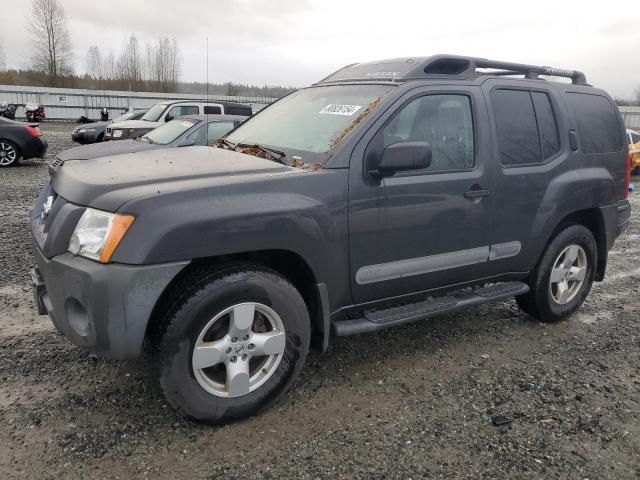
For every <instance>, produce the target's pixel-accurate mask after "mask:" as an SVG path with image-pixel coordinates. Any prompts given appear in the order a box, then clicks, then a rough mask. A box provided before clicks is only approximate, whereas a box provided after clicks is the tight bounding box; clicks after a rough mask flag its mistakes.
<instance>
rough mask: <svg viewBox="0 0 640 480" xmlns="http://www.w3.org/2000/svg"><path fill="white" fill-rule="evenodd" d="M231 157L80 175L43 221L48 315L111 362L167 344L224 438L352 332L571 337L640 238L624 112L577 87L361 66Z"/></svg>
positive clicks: (41, 267) (394, 63)
mask: <svg viewBox="0 0 640 480" xmlns="http://www.w3.org/2000/svg"><path fill="white" fill-rule="evenodd" d="M545 76H557V77H566V78H568V79H570V81H571V83H568V82H567V83H561V82H554V81H547V80H544V79H543V78H542V77H545ZM217 144H218V147H219V148H191V149H175V150H160V151H157V152H146V153H144V154H141V156H142V157H144V158H139V159H138V161H135V162H133V161H131V160H132V157H133V155H119V156H117V157H105V158H101V159H97V160H95V161H92V162H72V163H70V164H69V165H66V166H65V167H64V168H62V169H61V170H60V172H59V173H58V175H56V176H55V177H54V179H53V181H52V184H51V188H49V187H48V186H47V187H46V188H45V189H44V190H43V191H42V193H41V195H40V198H39V200H38V201H37V203H36V210H35V212H34V215H33V221H32V232H33V235H32V238H33V239H34V244H35V248H34V251H35V256H36V260H37V268H36V269H34V270H33V272H32V276H33V279H34V291H35V295H36V299H37V305H38V310H39V312H40V313H48V314H49V315H50V317H51V319H52V321H53V323H54V324H55V325H56V326H57V327H58V329H59V330H60V331H62V332H63V333H64V334H65V335H66V337H67V338H68V339H69V340H70V341H72V342H73V343H75V344H77V345H80V346H83V347H85V348H87V349H89V350H91V351H94V352H99V353H102V354H105V355H109V356H111V357H115V358H121V359H124V358H131V357H136V356H139V355H140V353H141V352H142V346H143V344H144V343H145V341H147V342H148V343H149V344H150V345H151V346H152V347H154V348H152V349H151V350H152V351H155V352H156V356H155V363H156V364H157V366H158V372H159V381H160V385H161V388H162V390H163V392H164V394H165V396H166V398H167V399H168V401H169V403H170V404H171V405H173V406H174V407H176V408H177V409H178V410H179V411H180V412H182V413H183V414H184V415H186V416H187V417H189V418H193V419H196V420H200V421H205V422H210V423H220V422H229V421H233V420H237V419H240V418H245V417H248V416H251V415H254V414H255V413H257V412H259V411H261V410H263V409H264V408H266V407H267V406H268V405H270V404H272V403H273V402H275V401H276V400H277V399H278V398H280V397H281V396H282V394H283V393H284V392H285V391H286V390H287V388H289V387H290V386H291V384H292V382H293V380H294V379H295V378H296V376H297V374H298V373H299V372H300V370H301V369H302V368H303V365H304V363H305V358H306V356H307V353H308V350H309V347H310V346H313V347H315V348H317V349H319V350H320V351H324V350H326V349H327V346H328V345H329V342H330V340H331V336H332V335H334V336H344V335H355V334H363V333H367V332H376V331H379V330H382V329H385V328H389V327H392V326H397V325H402V324H405V323H408V322H414V321H423V320H424V319H427V318H429V317H432V316H434V315H440V314H443V313H448V312H453V311H456V310H460V309H462V308H466V307H470V306H475V305H480V304H483V303H486V302H491V301H497V300H505V299H509V298H512V297H515V298H516V302H517V304H518V305H519V307H520V308H521V309H522V310H523V311H524V312H526V313H527V314H528V315H530V316H531V317H533V318H535V319H536V320H538V321H543V322H557V321H560V320H562V319H564V318H566V317H567V316H569V315H571V314H572V313H573V312H575V311H576V310H577V309H578V308H579V307H580V306H581V305H582V303H583V302H584V301H585V299H586V298H587V295H588V294H589V291H590V290H591V286H592V284H593V282H594V281H602V280H603V279H604V277H605V272H606V267H607V256H608V252H609V250H610V249H611V248H612V247H613V244H614V242H615V240H616V238H617V237H618V236H619V235H620V234H621V233H622V232H623V231H624V230H625V228H627V226H628V225H629V221H630V204H629V202H628V201H627V195H628V187H629V173H630V164H629V162H628V161H627V153H628V149H627V142H626V140H625V134H624V125H623V122H622V117H621V115H620V113H619V112H618V109H617V108H616V105H615V104H614V102H613V101H612V99H611V97H610V96H609V95H608V94H607V93H606V92H605V91H603V90H601V89H598V88H595V87H592V86H590V85H589V84H588V83H587V80H586V78H585V75H584V74H582V73H581V72H578V71H573V70H560V69H553V68H549V67H542V66H536V65H525V64H518V63H508V62H499V61H490V60H487V59H482V58H473V57H459V56H449V55H438V56H432V57H422V58H401V59H393V60H386V61H380V62H372V63H364V64H354V65H350V66H348V67H345V68H343V69H341V70H339V71H337V72H336V73H334V74H333V75H330V76H329V77H327V78H325V79H324V80H322V81H320V82H318V83H316V84H315V85H312V86H311V87H308V88H303V89H301V90H298V91H297V92H294V93H292V94H290V95H288V96H286V97H284V98H282V99H281V100H279V101H277V102H275V103H273V104H271V105H270V106H268V107H266V108H265V109H264V110H262V111H260V112H259V113H258V114H256V115H255V116H254V117H252V118H251V119H249V120H248V121H246V122H245V123H243V124H242V125H240V126H239V127H238V128H237V129H235V130H234V131H233V132H231V133H229V134H228V135H227V136H225V137H224V138H223V139H221V140H219V141H218V142H217ZM67 167H69V168H67ZM483 314H484V315H486V314H491V310H484V311H483ZM557 331H558V330H557V329H552V330H550V332H549V334H553V332H557ZM403 332H404V333H403ZM403 332H400V333H399V335H415V334H416V332H419V330H404V331H403ZM384 341H385V339H384V338H382V337H381V338H378V339H375V340H372V341H371V344H372V349H375V344H376V343H380V342H384ZM407 341H408V343H412V342H413V339H407ZM360 367H361V365H359V364H357V363H356V364H353V365H350V367H349V368H350V369H356V368H360ZM365 367H366V365H365ZM363 368H364V367H363Z"/></svg>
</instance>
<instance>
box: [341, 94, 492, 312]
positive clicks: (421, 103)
mask: <svg viewBox="0 0 640 480" xmlns="http://www.w3.org/2000/svg"><path fill="white" fill-rule="evenodd" d="M489 139H490V131H489V128H488V122H487V118H486V112H485V108H484V101H483V98H482V95H481V92H480V89H479V88H477V87H459V88H453V89H446V90H443V89H441V88H435V87H424V88H420V89H415V90H412V91H410V92H407V93H406V94H405V95H404V96H402V97H401V98H400V99H399V100H398V101H397V102H396V103H395V104H394V107H392V108H391V109H389V110H388V111H387V112H385V114H383V115H382V116H381V118H380V119H379V121H378V122H377V123H376V125H375V126H374V127H373V128H372V129H370V130H369V132H367V134H365V136H364V138H363V139H362V140H361V141H360V142H359V144H358V145H357V146H356V149H355V150H354V153H353V154H352V157H351V166H350V172H349V255H350V263H351V280H352V292H353V296H354V300H355V301H356V302H357V303H362V302H367V301H372V300H377V299H381V298H388V297H392V296H398V295H403V294H407V293H412V292H419V291H423V290H429V289H433V288H438V287H443V286H447V285H452V284H456V283H459V282H467V281H471V280H474V279H478V278H482V277H484V276H485V273H486V270H487V267H486V264H487V260H488V257H489V237H490V232H491V217H492V206H493V199H492V197H491V191H492V188H493V185H492V183H493V182H492V178H491V173H490V172H489V170H488V169H487V163H486V162H487V160H488V159H489V158H488V154H489V153H490V151H488V150H487V149H486V148H485V147H484V146H486V145H489V144H490V142H488V140H489ZM406 141H426V142H429V143H430V144H431V146H432V151H433V156H432V157H433V158H432V163H431V166H430V167H429V168H428V169H425V170H421V171H413V172H405V173H397V174H395V175H394V176H391V177H386V178H383V179H382V180H379V179H374V178H371V176H369V175H368V173H367V172H366V171H365V168H364V165H365V158H367V156H368V155H372V154H377V152H378V151H381V150H382V148H384V146H388V145H391V144H394V143H397V142H406ZM372 152H374V153H372Z"/></svg>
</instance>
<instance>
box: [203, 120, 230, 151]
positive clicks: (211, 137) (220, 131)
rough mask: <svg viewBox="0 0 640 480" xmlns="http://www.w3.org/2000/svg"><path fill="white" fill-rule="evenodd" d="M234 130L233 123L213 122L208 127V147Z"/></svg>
mask: <svg viewBox="0 0 640 480" xmlns="http://www.w3.org/2000/svg"><path fill="white" fill-rule="evenodd" d="M231 130H233V122H211V123H210V124H209V125H207V145H213V143H214V142H215V141H216V140H218V139H219V138H220V137H222V136H223V135H226V134H227V133H229V132H230V131H231Z"/></svg>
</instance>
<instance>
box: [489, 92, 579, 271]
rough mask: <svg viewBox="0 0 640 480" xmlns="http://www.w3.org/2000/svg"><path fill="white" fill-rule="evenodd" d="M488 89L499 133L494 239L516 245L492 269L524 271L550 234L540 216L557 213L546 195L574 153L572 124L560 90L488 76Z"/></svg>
mask: <svg viewBox="0 0 640 480" xmlns="http://www.w3.org/2000/svg"><path fill="white" fill-rule="evenodd" d="M483 90H484V93H485V98H486V100H487V106H488V109H489V111H490V112H491V118H492V126H493V133H494V138H493V145H494V153H493V158H492V163H493V165H494V166H495V202H496V210H495V214H496V215H495V222H494V223H493V226H492V231H491V241H492V243H493V244H505V243H508V244H510V245H512V248H513V251H512V252H511V253H512V254H511V255H509V256H505V257H503V258H499V259H497V260H496V261H494V262H491V265H490V267H491V272H490V273H492V274H501V273H507V272H525V271H528V270H529V269H531V268H532V266H533V265H532V262H533V263H535V261H536V260H535V258H537V257H536V255H537V252H538V251H539V249H540V243H541V242H542V243H544V242H545V241H546V238H545V237H544V234H546V232H543V231H541V230H540V228H539V227H540V225H544V226H545V227H546V225H547V224H548V223H549V222H548V221H547V222H542V223H541V222H540V220H542V219H543V218H547V217H548V218H549V219H551V218H552V217H553V216H554V215H555V213H554V212H555V209H554V208H553V206H551V205H548V206H545V205H544V202H543V199H544V195H545V192H546V191H547V186H548V185H549V183H550V182H551V180H553V178H555V177H557V176H558V175H559V174H560V173H562V172H563V171H565V170H566V168H567V165H566V162H567V159H568V158H569V157H570V156H571V155H573V153H572V152H571V150H570V148H569V145H568V132H569V130H570V126H569V125H568V124H567V123H566V121H565V119H566V118H567V114H566V110H565V107H564V106H563V103H562V101H561V99H560V98H559V94H558V93H557V92H556V91H555V90H554V89H552V88H549V89H546V88H544V87H542V86H541V85H540V82H535V86H534V84H527V83H524V82H519V83H518V85H509V84H504V83H501V82H500V81H497V80H489V81H487V82H485V84H484V85H483ZM560 131H563V132H565V134H564V135H560ZM534 257H535V258H534Z"/></svg>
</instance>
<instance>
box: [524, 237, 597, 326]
mask: <svg viewBox="0 0 640 480" xmlns="http://www.w3.org/2000/svg"><path fill="white" fill-rule="evenodd" d="M574 256H575V261H572V258H573V257H574ZM597 259H598V254H597V248H596V241H595V239H594V238H593V234H592V233H591V231H590V230H589V229H588V228H586V227H584V226H583V225H571V226H568V227H566V228H564V229H563V230H561V231H560V232H559V233H558V234H557V235H556V236H555V238H554V239H553V240H552V241H551V243H549V245H548V246H547V248H546V250H545V251H544V254H543V255H542V257H541V259H540V261H539V262H538V265H537V267H536V269H535V270H534V271H533V272H532V274H531V277H530V280H529V287H530V289H531V290H530V291H529V292H528V293H526V294H524V295H520V296H519V297H516V302H517V303H518V306H519V307H520V308H521V309H522V310H523V311H524V312H525V313H527V314H529V315H531V316H532V317H534V318H536V319H537V320H539V321H541V322H556V321H559V320H562V319H564V318H566V317H568V316H569V315H571V314H572V313H573V312H575V311H576V310H577V309H578V308H579V307H580V305H582V303H583V302H584V300H585V299H586V298H587V295H589V291H590V290H591V286H592V284H593V279H594V277H595V266H596V264H597ZM552 273H553V278H552ZM581 278H582V280H580V279H581ZM564 282H566V284H564V285H565V286H566V288H563V285H562V284H563V283H564Z"/></svg>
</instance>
